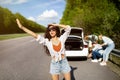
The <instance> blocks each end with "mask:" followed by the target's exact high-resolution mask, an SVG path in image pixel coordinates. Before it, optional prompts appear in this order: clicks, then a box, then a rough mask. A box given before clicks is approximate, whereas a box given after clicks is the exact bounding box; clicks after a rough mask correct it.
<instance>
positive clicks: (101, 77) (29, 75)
mask: <svg viewBox="0 0 120 80" xmlns="http://www.w3.org/2000/svg"><path fill="white" fill-rule="evenodd" d="M50 60H51V59H50V56H48V55H47V54H45V51H44V47H43V46H42V45H40V44H38V42H36V41H35V39H33V38H32V37H29V36H28V37H22V38H16V39H9V40H4V41H0V80H51V75H50V74H49V65H50ZM69 64H70V66H71V68H72V71H71V78H72V80H120V77H119V76H118V75H117V74H115V73H114V72H113V71H111V70H110V69H109V68H108V67H107V66H105V67H102V66H100V65H99V63H91V62H90V59H88V60H81V59H80V60H74V59H73V60H69ZM63 78H64V77H63V75H62V74H61V75H60V80H64V79H63Z"/></svg>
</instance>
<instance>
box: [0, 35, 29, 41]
mask: <svg viewBox="0 0 120 80" xmlns="http://www.w3.org/2000/svg"><path fill="white" fill-rule="evenodd" d="M25 36H29V34H26V33H20V34H4V35H0V40H7V39H12V38H18V37H25Z"/></svg>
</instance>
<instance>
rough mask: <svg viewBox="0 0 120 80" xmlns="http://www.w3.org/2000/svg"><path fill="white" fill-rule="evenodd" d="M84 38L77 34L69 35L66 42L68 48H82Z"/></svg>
mask: <svg viewBox="0 0 120 80" xmlns="http://www.w3.org/2000/svg"><path fill="white" fill-rule="evenodd" d="M83 47H84V46H83V40H82V38H80V37H77V36H69V37H68V38H67V40H66V42H65V48H66V50H82V49H83Z"/></svg>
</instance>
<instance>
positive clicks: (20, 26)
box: [16, 19, 22, 29]
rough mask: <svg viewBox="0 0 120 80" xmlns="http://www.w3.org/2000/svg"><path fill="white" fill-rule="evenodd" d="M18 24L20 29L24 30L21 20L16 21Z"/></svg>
mask: <svg viewBox="0 0 120 80" xmlns="http://www.w3.org/2000/svg"><path fill="white" fill-rule="evenodd" d="M16 22H17V24H18V27H19V28H21V29H22V24H21V23H20V21H19V19H16Z"/></svg>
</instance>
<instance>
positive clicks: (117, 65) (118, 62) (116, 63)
mask: <svg viewBox="0 0 120 80" xmlns="http://www.w3.org/2000/svg"><path fill="white" fill-rule="evenodd" d="M109 59H110V61H109V62H108V66H109V68H110V69H111V70H112V71H113V72H115V73H116V74H118V75H119V76H120V57H117V56H115V55H112V54H110V57H109Z"/></svg>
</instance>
